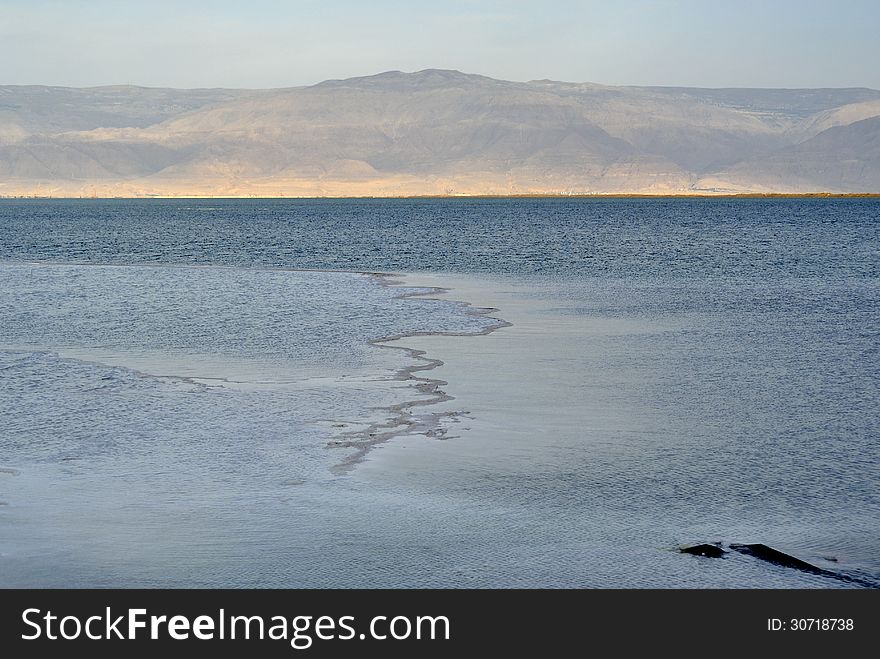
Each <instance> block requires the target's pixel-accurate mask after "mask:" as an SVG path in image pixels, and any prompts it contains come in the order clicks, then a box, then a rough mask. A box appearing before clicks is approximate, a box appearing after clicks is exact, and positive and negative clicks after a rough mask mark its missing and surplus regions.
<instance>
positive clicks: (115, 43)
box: [0, 0, 880, 88]
mask: <svg viewBox="0 0 880 659" xmlns="http://www.w3.org/2000/svg"><path fill="white" fill-rule="evenodd" d="M878 32H880V1H877V0H838V1H836V2H835V1H819V0H799V1H798V0H776V1H774V0H764V1H757V0H736V1H735V2H734V1H733V0H727V1H721V0H718V1H714V0H706V1H703V2H700V1H697V0H642V1H637V0H632V1H630V2H626V1H621V2H611V0H604V1H591V0H584V1H581V2H574V1H559V2H554V1H552V0H545V1H544V2H530V1H525V0H522V1H517V0H507V1H505V2H495V1H488V2H481V1H478V0H436V1H434V2H421V1H418V0H409V1H408V2H391V1H389V0H374V1H373V2H365V1H361V2H355V1H352V0H342V1H335V2H334V1H333V0H301V1H295V0H291V1H287V2H284V1H282V0H248V1H246V2H231V1H224V0H220V1H218V0H214V1H207V0H193V1H189V2H187V1H185V0H177V1H169V0H150V1H148V2H147V1H144V2H133V1H132V2H126V1H124V0H123V1H120V0H116V1H110V0H88V1H81V0H63V1H62V0H21V1H19V2H16V1H10V0H0V84H51V85H73V86H87V85H104V84H119V83H131V84H139V85H149V86H173V87H219V86H223V87H283V86H293V85H303V84H312V83H315V82H319V81H321V80H324V79H327V78H344V77H349V76H356V75H368V74H372V73H378V72H380V71H386V70H389V69H400V70H404V71H416V70H420V69H424V68H450V69H460V70H462V71H466V72H470V73H482V74H485V75H489V76H493V77H496V78H506V79H509V80H531V79H536V78H553V79H556V80H570V81H579V82H583V81H591V82H599V83H606V84H631V85H647V84H653V85H691V86H704V87H727V86H736V87H743V86H751V87H848V86H867V87H874V88H880V46H878V43H880V39H878Z"/></svg>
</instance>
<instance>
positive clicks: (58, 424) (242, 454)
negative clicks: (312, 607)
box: [0, 199, 880, 587]
mask: <svg viewBox="0 0 880 659" xmlns="http://www.w3.org/2000/svg"><path fill="white" fill-rule="evenodd" d="M878 215H880V204H878V203H877V202H876V201H873V200H858V199H847V200H831V199H816V200H803V199H779V200H759V199H742V200H711V199H700V200H684V199H669V200H638V199H635V200H623V199H614V200H611V199H596V200H464V199H459V200H448V201H441V200H421V201H417V200H364V201H354V200H352V201H342V200H332V201H331V200H317V201H290V200H275V201H266V200H234V201H232V200H230V201H217V200H199V201H193V200H175V201H165V200H150V201H146V200H144V201H92V200H82V201H4V202H2V203H0V410H2V417H3V418H2V424H0V502H2V504H3V505H2V506H0V585H25V586H33V585H39V586H43V585H57V586H72V585H171V586H174V585H211V586H219V585H232V586H254V585H272V586H372V585H377V586H422V585H444V586H446V585H452V586H455V585H462V586H535V587H539V586H574V587H578V586H625V587H626V586H661V587H677V586H688V587H701V586H716V587H718V586H720V587H726V586H810V587H839V586H841V585H847V583H846V582H841V581H839V580H834V579H829V578H827V577H819V576H815V575H806V574H803V573H799V572H796V571H793V570H786V569H783V568H777V567H774V566H769V565H765V564H761V563H760V562H756V561H751V560H747V559H740V558H738V557H735V556H734V557H731V558H730V559H727V560H725V561H722V562H712V561H700V559H693V558H692V557H685V556H681V555H679V554H676V553H675V552H674V551H672V549H674V547H675V544H676V542H677V541H683V540H693V541H704V540H716V539H720V540H730V541H736V540H746V541H748V540H750V539H757V538H756V537H755V536H760V539H761V540H762V541H764V540H765V539H769V540H771V541H775V540H776V539H779V540H780V541H782V542H783V543H784V544H785V543H787V544H786V547H789V546H794V547H797V548H801V549H803V550H804V551H808V552H810V555H809V556H808V558H811V559H812V558H817V559H818V560H821V558H822V557H823V556H832V555H833V556H834V558H836V559H837V563H836V565H835V566H834V569H836V570H839V571H841V572H842V573H846V574H851V575H853V576H857V577H858V578H860V579H862V580H864V581H866V582H867V583H872V582H873V583H880V581H878V579H880V561H878V559H877V558H876V557H877V555H878V551H877V550H878V549H880V547H878V538H880V487H878V486H880V448H878V435H880V422H878V411H880V386H878V385H880V355H878V345H880V343H878V329H877V328H878V322H877V319H878V311H880V279H878V275H880V269H878V268H880V222H878V219H880V218H878ZM336 271H342V272H336ZM358 271H369V272H372V271H383V272H417V271H426V272H441V273H443V272H445V273H456V274H468V273H471V274H474V275H477V274H478V275H480V276H487V277H490V278H492V279H493V281H496V282H498V283H499V285H500V286H504V285H506V284H509V286H510V287H512V288H514V287H515V288H517V290H522V291H527V292H525V293H522V295H523V296H524V299H525V298H531V299H532V300H533V301H534V300H541V299H546V300H553V305H552V309H548V310H546V312H545V314H546V322H547V323H548V324H550V323H562V322H572V323H575V325H574V326H577V325H576V323H577V322H579V320H589V319H599V318H601V319H606V320H609V321H614V322H620V323H624V324H626V323H631V324H633V326H635V325H639V326H649V325H650V326H652V327H654V328H655V329H654V330H652V331H651V332H643V331H640V332H635V331H633V332H620V333H619V334H617V335H614V336H612V337H609V336H604V337H589V336H584V337H583V344H582V349H579V350H577V351H575V352H569V353H567V354H565V355H563V356H561V357H560V359H559V362H560V364H559V369H560V371H564V372H565V377H564V378H560V384H559V387H560V390H559V400H560V401H563V400H567V397H571V396H570V392H572V391H578V392H583V391H586V392H587V394H585V395H587V396H590V397H591V398H592V399H593V400H601V401H602V402H603V405H604V406H605V407H604V409H610V410H618V412H617V414H618V417H617V418H618V421H619V419H621V418H623V416H626V415H637V416H638V417H639V423H643V424H644V425H645V427H648V428H650V429H651V431H650V432H644V433H641V434H639V435H632V436H630V435H624V434H622V433H615V431H614V428H612V427H611V426H610V425H609V426H608V429H607V431H606V435H607V437H606V439H607V441H606V442H605V443H604V444H597V443H596V442H595V441H586V440H584V441H581V439H580V438H579V437H577V436H575V435H572V436H570V437H563V436H562V435H560V439H559V440H558V441H559V443H560V444H564V446H562V448H563V449H564V450H561V449H560V450H558V451H556V452H555V453H548V452H547V451H546V447H545V444H543V443H542V442H538V441H536V442H535V443H534V448H533V454H532V455H530V454H529V450H528V449H527V448H526V449H523V447H522V446H521V445H517V447H516V455H515V456H514V455H513V453H514V452H513V449H512V448H511V449H510V452H509V453H510V454H509V455H506V454H504V451H503V449H502V450H501V451H499V449H498V446H497V445H494V444H493V445H492V449H491V451H490V450H488V449H487V451H486V452H485V454H482V455H481V456H480V460H481V461H482V468H481V471H479V473H480V474H482V476H481V477H480V478H473V477H471V476H468V475H467V474H465V472H463V471H459V472H456V471H454V470H449V469H440V468H439V467H438V468H437V469H436V470H434V471H433V472H432V469H431V465H430V464H427V465H425V466H423V467H422V468H421V470H420V471H419V473H418V474H417V477H414V478H409V477H406V478H404V477H400V478H398V477H396V476H394V475H389V477H388V478H387V479H384V480H382V479H379V480H376V479H363V478H359V477H358V475H357V472H358V468H357V467H356V466H355V468H354V470H353V471H352V470H348V471H346V470H340V469H338V467H339V465H340V463H344V462H345V460H346V458H347V457H348V456H350V455H351V454H352V450H351V449H346V448H341V447H336V448H332V447H331V448H328V444H329V443H331V442H333V441H334V440H339V439H340V438H343V439H345V438H346V437H347V435H346V433H352V432H357V431H359V430H364V429H367V430H369V427H368V426H369V424H370V423H375V424H382V423H383V422H388V421H389V420H390V419H391V418H393V417H394V414H393V413H392V412H391V411H389V407H391V406H394V405H399V404H402V403H404V402H406V401H412V400H418V399H425V398H428V397H429V396H428V395H426V394H420V393H419V392H417V391H414V390H413V388H412V386H409V384H408V383H406V382H403V381H401V380H399V379H396V375H397V374H399V373H400V369H402V368H405V367H406V366H408V365H412V364H413V363H414V362H413V359H412V357H411V356H409V355H407V354H405V353H404V352H403V351H394V350H382V349H380V348H378V347H376V346H373V345H371V344H370V341H372V340H375V339H379V338H382V337H385V336H389V335H399V334H408V333H424V332H453V333H465V334H466V333H473V334H476V333H480V332H482V331H484V330H486V329H488V328H490V327H492V326H493V321H492V319H490V318H487V317H485V316H478V315H474V314H473V313H472V312H471V310H469V309H468V308H467V307H466V306H464V305H462V304H457V303H455V302H449V301H438V300H430V299H425V298H418V297H408V298H406V299H401V298H400V297H399V296H400V294H401V292H403V291H401V290H400V289H399V288H395V287H389V286H386V285H383V283H382V281H381V280H379V279H377V278H375V277H370V276H367V275H362V274H357V272H358ZM413 292H419V291H413ZM421 292H426V291H421ZM451 297H452V298H455V294H454V292H453V294H452V295H451ZM494 315H495V316H497V317H499V318H504V317H505V314H504V309H503V308H501V309H499V311H498V312H497V313H495V314H494ZM504 331H505V330H504V329H501V330H499V332H504ZM431 357H435V358H438V359H443V355H442V354H437V355H431ZM518 357H519V356H518V355H516V354H511V355H509V358H510V359H511V360H515V359H517V358H518ZM563 357H564V358H563ZM499 371H500V369H499ZM450 384H451V387H447V388H446V389H447V392H448V393H449V394H451V395H453V396H455V395H456V391H455V390H454V388H452V387H454V383H450ZM523 386H528V383H524V384H523ZM578 395H581V394H580V393H579V394H578ZM572 400H578V399H576V398H573V399H572ZM580 400H583V399H582V398H581V399H580ZM461 404H462V405H466V404H467V401H466V400H463V399H462V401H461ZM560 407H562V405H560ZM429 410H430V407H429V406H426V407H424V408H422V409H421V410H418V411H416V412H414V413H415V414H421V415H423V416H425V415H427V416H426V417H425V418H429V416H430V413H429ZM559 414H561V415H563V416H564V415H565V412H564V410H563V411H562V412H559ZM612 416H613V415H612ZM609 418H610V417H609ZM609 423H610V422H609ZM620 423H622V422H620ZM458 434H459V435H461V437H460V439H459V440H449V441H447V442H444V443H443V451H448V452H455V451H457V450H458V448H459V447H460V444H457V443H456V442H457V441H467V430H462V431H461V432H459V433H458ZM478 439H479V438H475V439H474V441H476V442H477V448H479V442H478ZM391 441H392V442H393V441H394V440H391ZM425 441H429V440H427V439H426V440H425ZM556 449H559V447H554V450H556ZM470 450H471V451H473V450H476V449H474V446H473V445H471V446H470ZM493 452H494V453H493ZM557 453H558V455H559V458H558V460H556V462H554V460H553V459H551V458H549V457H548V456H551V455H557ZM516 461H518V462H516ZM514 462H515V464H516V465H517V467H516V469H512V468H510V465H512V464H514ZM493 464H495V465H497V466H498V469H497V470H495V471H494V472H493V469H492V465H493ZM529 465H531V466H529ZM719 528H724V529H726V532H725V533H724V534H723V535H722V536H721V537H705V536H701V535H700V534H701V533H709V532H710V529H711V530H712V531H713V532H714V530H716V529H719ZM728 533H729V534H728ZM750 534H751V535H750ZM822 565H823V567H830V566H832V562H826V563H822Z"/></svg>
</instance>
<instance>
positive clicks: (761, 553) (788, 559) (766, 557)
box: [730, 543, 829, 574]
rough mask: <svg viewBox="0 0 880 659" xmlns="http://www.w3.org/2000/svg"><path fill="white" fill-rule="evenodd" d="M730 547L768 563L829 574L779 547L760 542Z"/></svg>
mask: <svg viewBox="0 0 880 659" xmlns="http://www.w3.org/2000/svg"><path fill="white" fill-rule="evenodd" d="M730 548H731V549H733V550H735V551H738V552H739V553H741V554H746V555H748V556H753V557H755V558H760V559H761V560H762V561H767V562H768V563H773V564H774V565H781V566H782V567H791V568H794V569H795V570H801V571H803V572H812V573H813V574H829V573H828V571H827V570H823V569H822V568H819V567H816V566H815V565H811V564H810V563H807V562H806V561H802V560H801V559H799V558H795V557H794V556H789V555H788V554H785V553H783V552H781V551H779V550H778V549H773V547H768V546H767V545H762V544H760V543H757V544H751V545H730Z"/></svg>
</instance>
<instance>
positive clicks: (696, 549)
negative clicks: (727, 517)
mask: <svg viewBox="0 0 880 659" xmlns="http://www.w3.org/2000/svg"><path fill="white" fill-rule="evenodd" d="M679 551H680V552H681V553H682V554H693V555H694V556H705V557H706V558H721V557H722V556H724V554H726V553H727V552H725V551H724V550H723V549H722V548H721V547H719V546H718V545H710V544H705V543H704V544H701V545H693V546H691V547H679Z"/></svg>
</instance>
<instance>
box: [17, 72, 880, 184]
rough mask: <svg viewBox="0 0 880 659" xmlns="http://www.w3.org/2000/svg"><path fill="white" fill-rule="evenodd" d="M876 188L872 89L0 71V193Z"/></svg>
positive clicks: (878, 136) (877, 109)
mask: <svg viewBox="0 0 880 659" xmlns="http://www.w3.org/2000/svg"><path fill="white" fill-rule="evenodd" d="M820 191H828V192H880V91H876V90H871V89H864V88H854V89H693V88H674V87H610V86H602V85H594V84H589V83H583V84H576V83H566V82H556V81H550V80H538V81H532V82H527V83H521V82H507V81H501V80H494V79H492V78H487V77H483V76H478V75H468V74H463V73H459V72H457V71H445V70H426V71H420V72H418V73H401V72H397V71H391V72H387V73H382V74H379V75H375V76H369V77H363V78H351V79H348V80H332V81H326V82H323V83H320V84H317V85H314V86H311V87H298V88H292V89H275V90H229V89H198V90H173V89H150V88H142V87H96V88H85V89H82V88H76V89H74V88H62V87H40V86H27V87H21V86H0V195H21V194H40V195H57V196H80V195H83V196H90V195H98V196H114V195H121V196H137V195H250V194H253V195H270V196H275V195H286V196H294V195H306V196H313V195H318V196H320V195H381V196H384V195H414V194H415V195H417V194H527V193H558V194H571V193H626V192H632V193H658V194H675V193H685V194H686V193H706V194H712V193H723V192H820Z"/></svg>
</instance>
